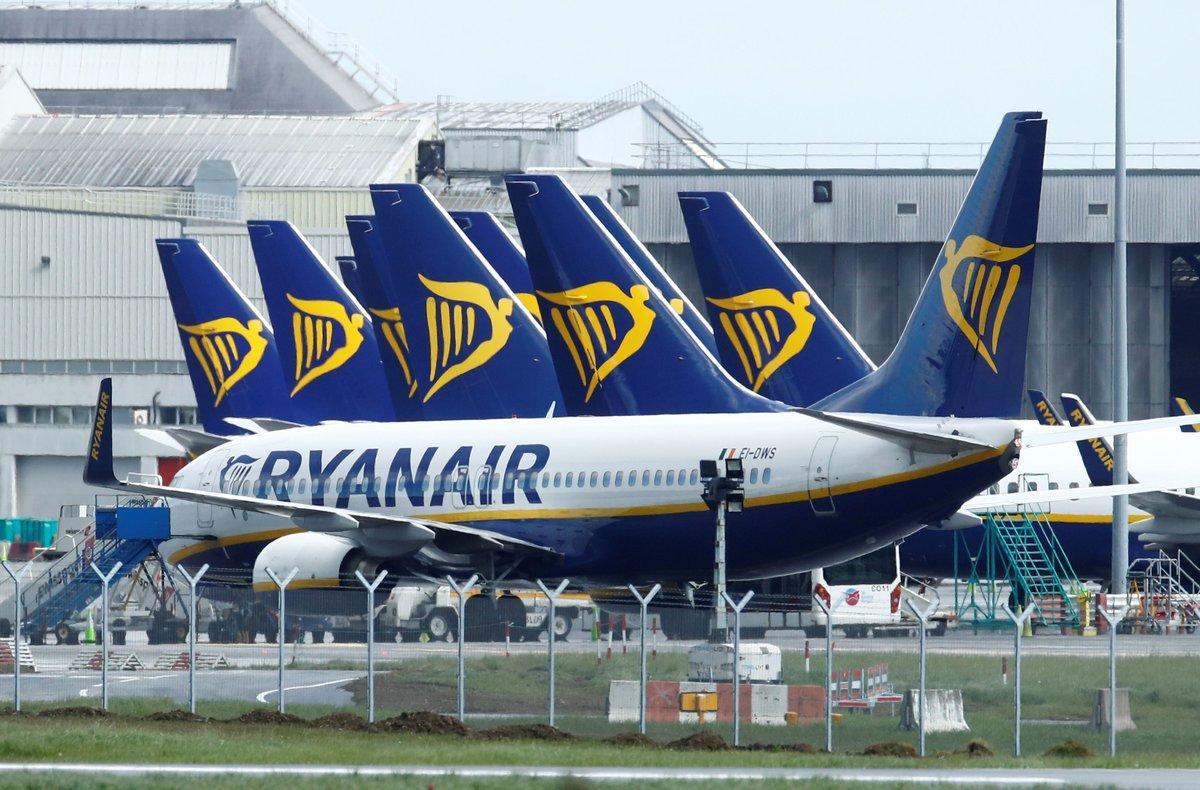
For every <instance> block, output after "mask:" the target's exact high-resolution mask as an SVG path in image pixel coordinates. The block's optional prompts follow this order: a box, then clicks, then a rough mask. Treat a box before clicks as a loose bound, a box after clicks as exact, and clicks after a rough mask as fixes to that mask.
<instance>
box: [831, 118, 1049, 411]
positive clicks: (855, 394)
mask: <svg viewBox="0 0 1200 790" xmlns="http://www.w3.org/2000/svg"><path fill="white" fill-rule="evenodd" d="M1045 145H1046V122H1045V121H1044V120H1042V118H1041V113H1029V112H1024V113H1009V114H1007V115H1005V116H1004V120H1003V121H1002V122H1001V124H1000V130H999V131H998V132H997V134H996V138H995V140H993V142H992V145H991V148H990V149H989V150H988V153H987V155H986V156H985V157H984V160H983V164H982V165H981V166H980V168H979V172H978V173H977V174H976V176H975V180H974V182H973V183H972V184H971V189H970V191H969V192H968V193H967V197H966V200H965V201H964V202H963V205H962V208H961V209H959V213H958V218H957V219H956V220H955V221H954V226H953V228H952V229H951V231H950V235H949V236H948V237H947V238H946V243H945V244H944V245H943V246H942V250H941V252H940V253H939V254H938V258H937V262H936V263H935V264H934V267H933V271H932V272H931V273H930V275H929V279H928V280H927V281H926V283H925V288H924V290H923V291H922V292H921V295H920V296H919V297H918V299H917V304H916V307H915V308H914V309H913V313H912V315H911V316H910V318H909V320H908V325H907V326H906V327H905V329H904V332H903V333H902V334H901V336H900V340H899V342H898V343H897V344H896V348H895V350H894V351H893V352H892V354H891V356H889V357H888V359H887V361H886V362H884V363H883V365H881V366H880V368H879V370H877V371H875V372H874V373H872V374H870V375H869V376H867V377H865V378H863V379H860V380H859V381H857V382H855V383H853V384H851V385H849V386H847V387H845V388H844V389H842V390H840V391H839V392H836V393H834V394H833V395H831V396H829V397H828V398H825V399H823V400H821V401H820V402H818V403H817V404H815V407H816V408H819V409H823V410H827V411H853V412H875V413H886V414H903V415H926V416H950V415H954V416H957V417H1016V416H1017V415H1018V414H1019V413H1020V411H1021V398H1022V395H1023V393H1022V389H1023V384H1024V380H1025V350H1026V341H1027V339H1028V335H1029V304H1030V298H1031V294H1032V290H1033V275H1034V269H1033V266H1034V242H1035V241H1036V237H1037V224H1038V207H1039V202H1040V199H1041V188H1042V159H1043V153H1044V151H1045Z"/></svg>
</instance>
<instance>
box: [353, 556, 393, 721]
mask: <svg viewBox="0 0 1200 790" xmlns="http://www.w3.org/2000/svg"><path fill="white" fill-rule="evenodd" d="M354 575H355V576H357V577H358V583H359V584H361V585H362V586H363V587H365V588H366V589H367V724H374V723H375V591H376V590H377V589H379V585H381V584H383V580H384V579H386V578H387V575H388V572H387V571H380V572H379V575H378V576H376V577H375V581H373V582H369V581H367V577H366V576H363V573H362V571H360V570H356V571H354Z"/></svg>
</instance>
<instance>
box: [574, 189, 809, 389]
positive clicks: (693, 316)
mask: <svg viewBox="0 0 1200 790" xmlns="http://www.w3.org/2000/svg"><path fill="white" fill-rule="evenodd" d="M579 199H580V200H582V201H583V205H585V206H587V207H588V211H590V212H592V216H594V217H595V218H596V219H597V220H599V222H600V224H601V225H603V226H604V229H605V230H607V231H608V232H609V233H610V234H611V235H612V237H613V238H614V239H616V240H617V244H620V245H621V249H623V250H625V254H626V255H628V256H629V260H631V261H633V265H634V266H636V267H637V268H638V271H640V272H641V273H642V274H643V275H645V277H646V279H647V280H649V281H650V284H651V285H653V286H654V287H655V288H657V289H658V292H659V293H660V294H662V297H663V298H664V299H666V300H667V304H669V305H670V306H671V309H672V310H674V311H675V312H676V313H677V314H678V315H679V317H680V318H682V319H683V322H684V323H685V324H687V325H688V329H690V330H692V334H693V335H695V336H696V339H697V340H699V341H700V343H701V344H702V345H703V346H704V347H705V348H706V349H708V353H710V354H712V355H713V356H714V357H715V356H717V344H716V341H715V339H714V338H713V330H712V327H711V326H709V325H708V322H707V321H705V320H704V315H703V314H702V313H701V312H700V311H699V310H697V309H696V306H695V305H694V304H692V303H691V302H690V301H689V300H688V298H687V297H686V296H684V295H683V291H681V290H679V286H678V285H676V284H675V281H674V280H672V279H671V276H670V275H669V274H667V272H666V270H665V269H663V267H662V266H661V265H659V263H658V261H656V260H654V256H653V255H651V254H650V251H649V250H647V249H646V245H644V244H642V242H641V241H639V240H638V238H637V236H634V235H633V231H631V230H630V229H629V226H628V225H626V224H625V220H623V219H621V217H620V215H619V214H617V212H615V211H613V208H612V206H610V205H608V201H607V200H605V199H604V198H602V197H600V196H599V195H580V196H579ZM796 405H804V404H796Z"/></svg>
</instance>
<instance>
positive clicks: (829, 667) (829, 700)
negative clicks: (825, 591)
mask: <svg viewBox="0 0 1200 790" xmlns="http://www.w3.org/2000/svg"><path fill="white" fill-rule="evenodd" d="M813 600H814V601H816V603H817V606H819V607H821V611H822V612H823V613H824V614H825V680H824V681H823V685H824V686H825V752H826V753H828V754H831V753H832V752H833V690H832V689H831V688H830V685H829V684H830V683H832V682H833V614H832V613H831V612H830V611H829V604H827V603H825V599H824V598H822V597H821V596H819V595H814V596H813Z"/></svg>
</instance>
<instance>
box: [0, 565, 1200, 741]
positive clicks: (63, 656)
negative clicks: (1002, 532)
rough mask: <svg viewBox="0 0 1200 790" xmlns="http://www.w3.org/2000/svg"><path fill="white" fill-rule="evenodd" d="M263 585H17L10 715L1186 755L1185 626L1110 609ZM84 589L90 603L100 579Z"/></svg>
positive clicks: (1190, 690)
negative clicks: (71, 593)
mask: <svg viewBox="0 0 1200 790" xmlns="http://www.w3.org/2000/svg"><path fill="white" fill-rule="evenodd" d="M9 567H10V569H11V570H12V571H13V574H14V575H15V576H16V577H18V578H22V576H21V574H20V573H19V569H18V568H15V567H11V566H9ZM271 571H272V573H273V574H274V575H275V576H276V577H277V579H278V582H279V584H278V585H277V584H275V583H271V582H266V583H263V582H261V581H260V583H259V584H258V585H252V584H250V583H249V581H248V578H247V576H248V570H247V569H245V568H207V569H205V570H204V571H203V572H202V573H200V572H199V570H198V569H197V570H196V572H195V573H192V574H190V575H189V574H186V573H185V572H183V571H182V570H180V569H171V570H169V571H164V570H163V568H162V567H161V566H160V565H158V564H157V563H156V562H153V561H148V562H145V563H143V564H141V565H140V566H139V567H138V568H137V570H135V571H134V572H132V573H118V574H116V576H114V577H113V583H112V585H111V587H110V589H109V590H108V592H107V603H108V605H107V612H106V609H105V606H104V596H101V598H100V599H99V600H97V601H95V602H93V603H90V604H88V605H87V606H85V607H84V608H82V609H80V610H79V611H76V612H72V613H71V614H70V615H69V616H66V617H64V618H63V619H62V620H60V621H59V622H56V623H53V624H48V623H45V622H43V621H41V620H39V619H38V618H37V616H36V612H34V611H33V610H32V608H26V607H22V608H21V614H20V615H18V603H17V602H18V601H19V600H21V599H23V598H24V597H25V595H26V592H25V591H22V594H21V598H17V597H15V596H14V595H13V594H12V593H13V592H14V589H13V579H12V578H9V579H7V581H6V585H5V586H4V587H3V590H2V594H0V673H2V674H0V696H2V698H3V700H4V702H3V704H6V705H14V704H17V700H18V697H19V701H20V705H21V706H22V707H23V708H24V709H27V710H36V709H40V708H47V707H63V706H94V707H100V706H106V705H107V706H108V707H109V708H111V709H113V710H116V711H122V712H126V713H130V714H138V715H150V714H158V715H181V714H179V713H170V712H173V711H188V710H193V711H194V712H196V713H197V714H200V715H204V716H209V717H214V718H236V717H239V716H249V717H252V718H254V717H259V718H263V717H265V718H266V719H269V718H270V717H271V716H278V715H279V713H281V712H286V713H287V714H289V715H296V716H300V717H303V718H318V717H323V716H329V715H334V716H344V715H345V714H354V715H356V716H359V717H362V718H363V719H368V718H373V719H374V720H375V721H376V722H379V723H383V722H386V721H387V720H390V719H391V720H394V717H398V716H400V715H401V714H405V713H407V714H409V715H410V717H411V714H412V713H413V712H415V711H429V712H433V713H436V714H440V716H439V717H431V718H430V720H429V721H430V722H431V723H430V724H429V726H430V727H431V728H433V729H435V730H436V729H437V728H438V727H444V726H447V725H446V722H448V721H451V720H452V719H460V718H461V719H462V720H463V721H464V722H465V723H466V725H468V726H469V727H471V728H474V729H476V730H484V731H487V730H495V729H496V728H505V729H508V730H511V728H514V727H515V728H523V731H527V733H528V734H529V735H530V737H558V733H559V732H560V731H561V732H568V733H572V734H574V735H578V736H588V737H595V738H615V739H618V740H623V741H631V740H632V741H636V740H638V739H640V738H641V737H643V735H642V733H644V737H648V738H651V739H653V740H655V741H659V742H669V741H676V740H679V739H685V738H686V739H693V740H696V741H697V742H698V743H700V744H703V743H705V742H708V741H713V742H715V739H718V738H719V739H721V740H723V741H725V742H727V743H732V742H733V741H734V740H735V738H736V740H737V741H738V742H739V743H740V745H742V746H751V747H753V745H754V744H759V745H760V748H766V747H769V748H787V749H801V750H804V749H809V748H811V749H814V750H822V749H825V748H826V745H827V744H826V738H827V737H829V739H830V743H829V745H830V746H831V747H832V750H833V751H835V752H854V753H859V752H863V751H867V750H873V751H882V752H884V753H894V754H905V753H912V752H920V751H921V750H922V747H923V749H924V752H925V753H926V754H931V755H932V754H936V753H948V752H962V751H964V750H966V751H971V752H972V753H978V754H986V753H987V752H988V751H991V752H994V753H996V754H1012V753H1014V752H1015V751H1016V750H1017V748H1018V740H1017V739H1018V738H1019V739H1020V748H1021V751H1022V752H1023V753H1024V754H1025V755H1039V754H1043V753H1045V752H1046V751H1047V750H1051V749H1063V750H1066V751H1068V752H1069V751H1072V750H1075V751H1080V750H1083V751H1091V752H1094V753H1097V754H1103V753H1106V752H1107V751H1108V750H1109V748H1110V733H1111V727H1110V724H1111V722H1113V721H1115V722H1116V724H1117V728H1116V729H1117V732H1116V733H1115V735H1116V745H1117V748H1118V750H1119V752H1120V753H1123V754H1127V753H1144V754H1152V753H1156V754H1170V753H1175V752H1182V751H1183V750H1185V749H1190V743H1187V742H1186V740H1185V739H1186V733H1189V732H1192V731H1193V730H1194V728H1195V727H1196V726H1197V725H1200V690H1198V689H1197V684H1196V683H1195V682H1194V681H1193V680H1192V677H1193V674H1194V673H1193V671H1192V669H1193V664H1194V662H1195V656H1196V653H1197V648H1200V643H1198V641H1197V640H1198V637H1197V636H1196V635H1195V634H1194V633H1193V631H1194V626H1193V625H1192V624H1191V621H1190V620H1187V619H1186V618H1183V619H1180V618H1175V619H1172V618H1171V617H1170V616H1169V613H1163V616H1160V617H1158V618H1157V619H1158V621H1159V622H1158V624H1157V625H1154V624H1152V623H1153V620H1154V618H1150V620H1149V621H1148V620H1147V618H1146V616H1145V612H1144V608H1145V606H1146V605H1147V604H1148V602H1146V601H1139V600H1131V601H1123V602H1122V606H1123V605H1125V604H1127V603H1128V604H1131V605H1132V609H1131V610H1130V612H1129V614H1128V616H1126V617H1124V618H1121V617H1116V619H1117V620H1118V623H1119V624H1118V627H1117V633H1115V634H1114V633H1113V632H1112V630H1111V629H1110V628H1109V627H1108V625H1107V622H1106V619H1105V618H1104V617H1103V616H1102V614H1100V612H1101V611H1103V610H1104V606H1103V602H1102V601H1099V600H1093V602H1092V603H1091V604H1090V605H1089V606H1087V607H1086V608H1085V610H1084V611H1083V615H1084V616H1083V617H1082V618H1080V617H1078V614H1079V613H1077V615H1076V618H1075V620H1073V621H1072V622H1056V618H1058V619H1059V620H1061V616H1060V615H1059V614H1055V613H1054V612H1052V611H1050V610H1049V609H1047V608H1044V607H1043V608H1041V609H1039V608H1038V607H1037V606H1033V605H1030V606H1029V608H1027V609H1023V610H1020V611H1015V612H1014V611H1012V610H1009V609H1008V604H1009V601H1007V600H1006V601H1004V602H1003V604H1002V605H1001V606H1000V607H999V608H1000V614H999V615H997V616H994V617H990V618H983V617H980V616H979V615H978V613H976V614H975V616H974V617H968V616H967V614H968V612H967V610H966V609H964V607H963V604H962V602H961V601H959V602H958V603H957V604H955V603H953V598H954V596H953V591H952V590H951V589H950V588H949V587H948V586H946V585H943V587H942V588H941V589H940V590H938V591H935V590H923V589H917V588H914V589H905V590H900V591H899V593H898V594H893V593H891V592H887V591H884V596H885V599H886V600H888V601H889V605H888V606H887V607H885V608H884V609H883V611H882V614H881V613H880V612H879V611H878V610H876V611H875V612H874V614H872V615H870V616H865V615H859V614H857V613H855V612H853V611H851V610H853V609H854V608H855V606H866V605H867V603H868V602H869V600H870V594H871V593H872V591H870V590H856V589H855V588H850V589H849V590H844V591H842V592H841V593H839V594H840V595H841V597H842V600H841V601H833V602H830V601H827V600H825V598H824V597H823V596H822V595H821V594H818V595H815V596H812V597H811V598H810V597H808V596H794V595H771V594H767V593H764V592H756V593H755V594H753V595H751V596H749V597H748V598H747V592H748V590H738V589H734V590H731V591H730V592H729V595H728V598H727V600H726V604H725V612H724V619H725V629H724V630H721V624H720V622H719V621H720V619H721V618H720V617H719V616H718V612H717V610H716V607H715V606H714V603H713V599H712V596H711V593H710V592H709V591H708V590H707V589H706V588H699V589H692V588H687V587H681V586H679V585H666V584H664V585H662V586H661V587H659V589H657V590H654V587H655V586H654V585H644V586H639V587H637V588H635V589H631V588H608V589H599V590H596V589H593V590H587V591H583V590H579V589H577V588H574V587H572V586H571V585H570V584H569V581H568V582H567V584H566V585H565V586H564V585H562V584H561V582H562V580H555V582H554V584H553V585H552V584H551V583H550V582H546V583H545V584H544V586H538V585H532V586H531V585H524V584H522V585H517V584H514V585H512V586H505V585H504V584H499V585H492V586H489V587H483V586H480V585H479V584H477V583H476V580H472V579H469V578H453V579H451V578H447V579H445V580H443V581H442V583H440V584H439V583H436V582H433V581H421V582H414V581H412V580H408V579H395V578H388V577H386V576H381V577H376V578H374V579H371V578H366V577H361V578H360V577H359V576H358V575H357V574H356V575H355V576H354V577H347V578H342V579H338V580H314V579H305V578H300V577H299V576H293V569H292V568H280V569H271ZM89 572H91V573H93V574H96V578H97V580H98V579H99V574H104V575H109V574H111V573H112V572H113V568H112V567H107V568H96V569H90V570H89ZM24 578H30V574H28V573H27V574H26V575H25V577H24ZM191 581H195V591H196V597H195V601H194V606H193V605H192V603H193V601H192V596H191V592H190V591H191V589H192V584H191ZM279 585H282V586H283V592H282V595H281V594H280V590H279V589H278V587H279ZM369 586H370V587H373V590H369V589H368V588H369ZM734 587H735V588H736V585H735V586H734ZM97 589H100V588H99V587H97ZM874 592H877V593H878V592H880V591H874ZM850 601H854V604H853V605H849V602H850ZM643 602H644V605H643ZM735 605H736V606H740V607H741V610H740V612H735ZM827 609H828V610H829V611H830V612H831V614H829V615H827V614H826V610H827ZM1013 616H1016V617H1017V618H1023V619H1021V620H1020V623H1021V624H1020V626H1019V627H1018V626H1015V625H1014V622H1013V619H1012V617H1013ZM830 617H832V628H829V627H828V626H829V620H830ZM18 623H19V624H20V625H19V631H20V633H19V638H16V637H17V636H18V635H17V633H16V632H17V631H18ZM106 626H107V627H106ZM193 633H194V635H195V640H194V642H192V641H191V640H190V636H191V635H192V634H193ZM922 634H923V635H924V636H923V637H922ZM1113 637H1115V638H1113ZM1018 643H1019V648H1018ZM105 645H106V646H107V649H105ZM735 645H736V649H735ZM643 646H644V647H643ZM1110 647H1112V648H1113V649H1114V651H1115V652H1114V653H1113V655H1114V656H1115V658H1116V660H1115V670H1116V676H1115V684H1114V682H1113V678H1112V676H1111V674H1110V672H1111V669H1110V668H1111V666H1112V665H1110V652H1109V651H1110ZM827 654H828V655H829V656H831V659H830V660H829V661H827V658H826V657H827ZM922 667H923V668H924V671H923V672H922ZM735 676H736V677H738V678H739V679H740V680H741V682H740V683H739V684H737V685H736V686H735V685H734V684H733V682H732V680H733V678H734V677H735ZM922 677H923V678H924V682H923V683H922ZM1113 685H1115V686H1116V692H1117V693H1116V694H1115V695H1112V694H1111V693H1110V687H1111V686H1113ZM922 687H923V688H924V693H923V694H922V693H921V689H922ZM1018 689H1019V692H1018ZM1018 704H1019V710H1020V718H1019V719H1017V717H1016V710H1017V709H1018V708H1017V706H1018ZM735 711H736V712H737V715H736V716H735ZM1114 713H1115V718H1114ZM1018 721H1019V722H1020V726H1019V727H1018V726H1017V722H1018ZM439 722H440V723H439ZM551 722H552V723H553V727H554V729H549V728H547V727H545V726H544V725H547V724H550V723H551ZM922 723H923V727H922ZM735 724H736V733H735ZM502 731H503V730H502ZM1064 743H1066V744H1067V745H1066V746H1063V745H1062V744H1064ZM801 744H803V745H801Z"/></svg>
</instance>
